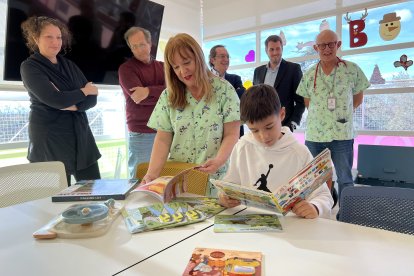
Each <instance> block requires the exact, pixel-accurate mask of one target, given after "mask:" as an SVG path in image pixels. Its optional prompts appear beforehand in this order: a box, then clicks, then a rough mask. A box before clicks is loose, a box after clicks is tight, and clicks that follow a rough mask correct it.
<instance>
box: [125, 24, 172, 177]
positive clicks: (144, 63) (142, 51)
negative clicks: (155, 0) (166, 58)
mask: <svg viewBox="0 0 414 276" xmlns="http://www.w3.org/2000/svg"><path fill="white" fill-rule="evenodd" d="M124 38H125V40H126V42H127V44H128V46H129V48H130V49H131V51H132V54H133V55H134V56H133V57H131V58H130V59H129V60H127V61H126V62H125V63H123V64H122V65H121V66H120V67H119V69H118V75H119V84H120V85H121V88H122V91H123V93H124V96H125V111H126V122H127V125H128V131H129V139H128V151H129V153H128V155H129V158H128V170H129V174H130V177H131V178H134V177H135V171H136V166H137V165H138V164H139V163H142V162H149V160H150V157H151V151H152V145H153V144H154V138H155V131H154V130H153V129H150V128H149V127H147V123H148V119H149V117H150V116H151V113H152V111H153V110H154V107H155V104H156V103H157V101H158V98H159V96H160V94H161V92H162V91H163V90H164V89H165V78H164V64H163V62H160V61H157V60H155V59H153V58H152V57H151V33H150V32H149V31H148V30H146V29H143V28H140V27H131V28H130V29H128V31H126V32H125V35H124Z"/></svg>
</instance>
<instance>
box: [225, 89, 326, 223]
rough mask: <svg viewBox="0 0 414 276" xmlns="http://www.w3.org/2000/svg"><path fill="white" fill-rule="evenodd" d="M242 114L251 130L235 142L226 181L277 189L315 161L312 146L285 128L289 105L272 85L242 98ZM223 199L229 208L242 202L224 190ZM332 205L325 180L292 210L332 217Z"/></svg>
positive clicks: (253, 91)
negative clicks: (284, 120)
mask: <svg viewBox="0 0 414 276" xmlns="http://www.w3.org/2000/svg"><path fill="white" fill-rule="evenodd" d="M240 117H241V120H242V121H243V122H245V123H246V125H247V126H248V127H249V129H250V131H251V133H248V134H247V135H245V136H243V137H242V138H240V140H239V141H238V142H237V144H236V145H235V147H234V149H233V151H232V153H231V156H230V165H229V169H228V171H227V173H226V175H225V176H224V178H223V180H224V181H228V182H232V183H239V184H241V185H249V186H254V187H256V188H258V189H260V190H264V191H271V192H273V191H275V189H276V188H277V187H279V186H281V185H284V184H286V183H288V181H289V179H290V178H291V177H293V176H294V175H295V174H296V173H297V172H298V171H300V170H301V169H302V168H303V167H304V166H305V165H306V164H307V163H309V162H310V161H312V159H313V158H312V154H311V153H310V152H309V150H308V148H307V147H306V146H305V145H302V144H300V143H299V142H298V141H296V139H295V138H294V137H293V135H292V132H291V131H290V130H289V128H288V127H282V121H283V119H284V117H285V108H284V107H281V105H280V100H279V97H278V95H277V93H276V90H275V89H274V88H273V87H272V86H269V85H266V84H261V85H255V86H252V87H250V88H249V89H248V90H247V91H246V92H245V93H244V94H243V96H242V98H241V101H240ZM219 202H220V204H222V205H223V206H226V207H234V206H237V205H239V204H240V202H239V201H238V200H236V199H233V198H230V197H228V196H226V195H225V194H223V193H220V194H219ZM332 206H333V199H332V196H331V193H330V191H329V189H328V187H327V186H326V183H324V184H323V185H322V186H320V187H319V188H317V189H316V190H315V191H314V192H313V193H312V194H311V195H310V196H309V197H308V199H307V200H301V201H299V202H298V203H296V204H295V205H294V206H293V208H292V211H293V213H295V214H296V215H298V216H300V217H304V218H316V217H318V216H324V217H329V215H330V211H331V208H332Z"/></svg>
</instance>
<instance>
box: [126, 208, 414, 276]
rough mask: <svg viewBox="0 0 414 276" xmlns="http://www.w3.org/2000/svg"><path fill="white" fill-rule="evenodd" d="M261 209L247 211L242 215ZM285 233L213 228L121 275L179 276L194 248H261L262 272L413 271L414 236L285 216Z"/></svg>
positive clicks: (331, 274) (363, 275) (332, 274)
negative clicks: (262, 257) (234, 231)
mask: <svg viewBox="0 0 414 276" xmlns="http://www.w3.org/2000/svg"><path fill="white" fill-rule="evenodd" d="M249 211H250V212H252V211H253V212H260V211H257V209H256V210H252V209H250V208H249V209H248V210H246V211H245V212H243V213H249ZM281 223H282V226H283V228H284V231H283V232H280V233H275V232H272V233H271V232H268V233H233V234H229V233H214V232H213V229H212V227H210V228H208V229H207V230H205V231H203V232H201V233H199V234H197V235H195V236H192V237H190V238H189V239H186V240H184V241H183V242H180V243H178V244H176V245H175V246H174V247H172V248H170V249H168V250H165V251H163V252H161V253H159V254H157V255H155V256H153V257H152V258H149V259H147V260H145V261H144V262H141V263H139V264H137V265H135V266H133V267H131V268H129V269H128V270H126V271H124V272H122V273H120V274H119V275H121V276H126V275H145V276H150V275H181V274H182V272H183V271H184V268H185V267H186V265H187V263H188V260H189V258H190V256H191V253H192V251H193V249H194V248H195V247H208V248H218V249H220V248H223V249H235V250H247V251H261V252H262V253H263V254H264V263H263V268H264V275H268V276H269V275H318V276H321V275H327V276H341V275H344V276H345V275H347V276H349V275H353V276H354V275H361V276H367V275H376V276H377V275H399V276H400V275H414V274H413V273H414V261H413V260H414V236H410V235H405V234H399V233H394V232H389V231H384V230H379V229H374V228H367V227H362V226H357V225H352V224H346V223H341V222H337V221H334V220H328V219H314V220H307V219H301V218H298V217H293V216H287V217H281Z"/></svg>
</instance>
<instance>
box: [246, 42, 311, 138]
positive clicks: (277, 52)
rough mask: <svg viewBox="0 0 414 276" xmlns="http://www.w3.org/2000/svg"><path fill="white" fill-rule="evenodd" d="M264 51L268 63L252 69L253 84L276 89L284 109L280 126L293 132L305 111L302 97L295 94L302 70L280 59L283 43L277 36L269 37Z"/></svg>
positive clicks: (295, 64) (296, 65)
mask: <svg viewBox="0 0 414 276" xmlns="http://www.w3.org/2000/svg"><path fill="white" fill-rule="evenodd" d="M265 49H266V54H267V56H268V57H269V63H268V64H266V65H262V66H259V67H257V68H256V69H254V75H253V84H254V85H256V84H262V83H265V84H268V85H271V86H273V87H274V88H275V89H276V91H277V93H278V94H279V98H280V102H281V103H282V106H283V107H285V109H286V116H285V119H284V120H283V122H282V125H284V126H287V127H289V128H290V130H292V131H293V130H294V129H296V126H298V125H299V124H300V120H301V119H302V114H303V112H304V111H305V103H304V100H303V97H301V96H299V95H297V94H296V88H298V85H299V82H300V80H301V79H302V70H301V69H300V65H299V64H297V63H293V62H289V61H286V60H284V59H282V53H283V41H282V39H281V38H280V37H279V36H277V35H271V36H269V37H268V38H267V39H266V41H265Z"/></svg>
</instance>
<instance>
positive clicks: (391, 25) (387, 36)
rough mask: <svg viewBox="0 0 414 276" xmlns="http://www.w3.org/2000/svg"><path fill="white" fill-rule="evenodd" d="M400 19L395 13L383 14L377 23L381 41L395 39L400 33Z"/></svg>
mask: <svg viewBox="0 0 414 276" xmlns="http://www.w3.org/2000/svg"><path fill="white" fill-rule="evenodd" d="M400 20H401V17H400V16H397V13H395V12H391V13H387V14H384V16H383V18H382V20H380V22H379V24H380V25H379V34H380V36H381V38H382V39H384V40H386V41H388V40H393V39H395V38H396V37H397V36H398V34H399V33H400V31H401V22H400Z"/></svg>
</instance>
